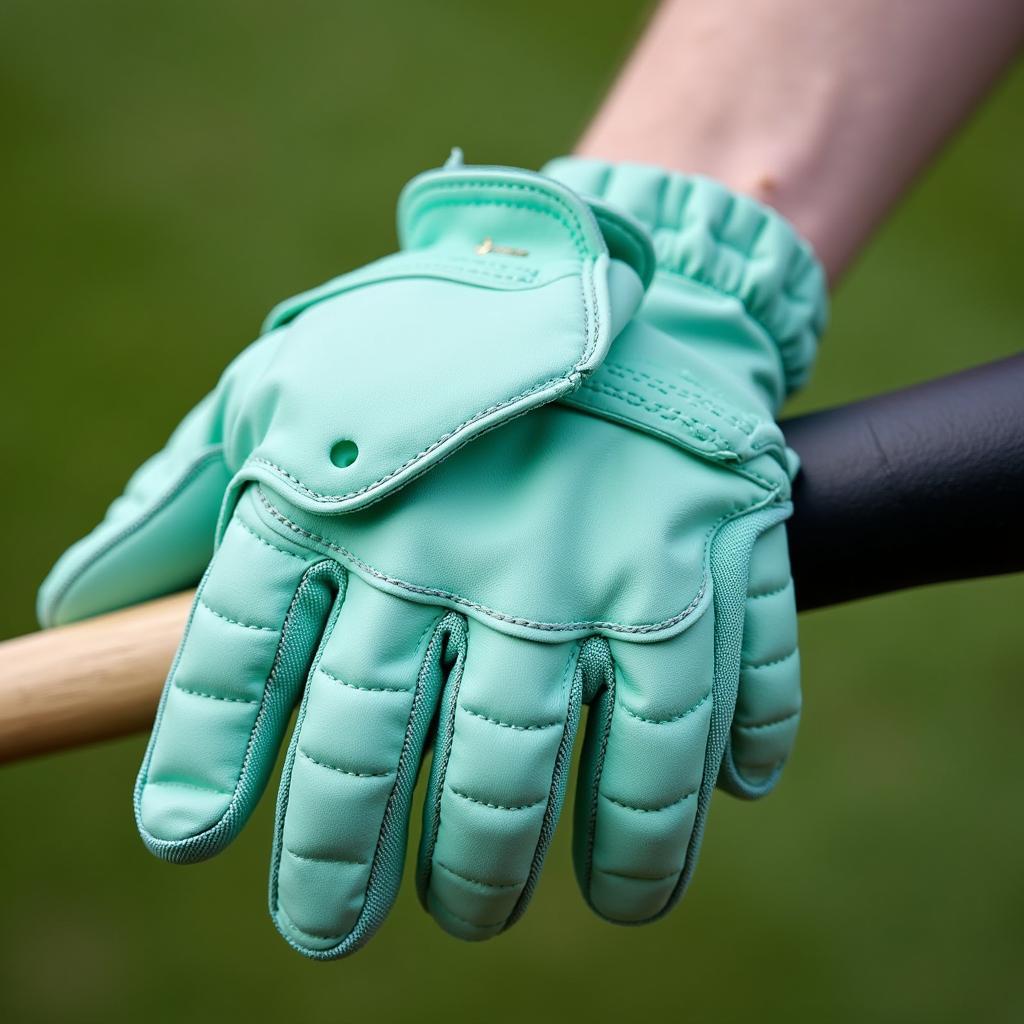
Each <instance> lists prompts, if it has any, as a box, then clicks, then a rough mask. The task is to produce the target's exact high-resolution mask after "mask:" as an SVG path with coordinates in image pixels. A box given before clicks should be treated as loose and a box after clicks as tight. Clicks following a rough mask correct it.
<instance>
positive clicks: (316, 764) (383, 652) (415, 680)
mask: <svg viewBox="0 0 1024 1024" xmlns="http://www.w3.org/2000/svg"><path fill="white" fill-rule="evenodd" d="M451 620H454V623H455V624H454V625H453V626H452V628H453V629H455V630H456V631H457V630H459V629H461V620H457V619H456V617H455V616H451V615H449V616H448V621H451ZM445 621H446V620H445V613H444V612H443V611H441V610H439V609H436V608H432V607H430V606H428V605H423V604H414V603H411V602H408V601H404V600H402V599H400V598H396V597H393V596H391V595H389V594H385V593H383V592H381V591H378V590H375V589H373V588H372V587H370V586H369V585H368V584H366V583H364V582H363V581H362V580H360V579H358V578H357V577H355V576H351V577H350V579H349V583H348V588H347V590H346V592H345V598H344V602H343V603H342V605H341V607H340V609H339V611H338V614H337V619H336V620H335V621H334V623H333V624H332V625H331V626H330V627H329V630H330V631H329V635H328V637H327V639H326V641H325V643H324V646H323V649H322V652H321V654H320V657H319V658H318V660H317V662H316V664H315V666H314V668H313V670H312V672H311V674H310V678H309V682H308V685H307V687H306V694H305V697H304V699H303V703H302V707H301V710H300V712H299V718H298V722H297V724H296V728H295V734H294V736H293V738H292V742H291V745H290V747H289V751H288V757H287V760H286V764H285V770H284V775H283V777H282V781H281V790H280V796H279V800H278V813H277V828H276V836H275V846H274V855H273V866H272V875H271V888H270V904H271V907H270V909H271V913H272V915H273V917H274V920H275V921H276V923H277V926H278V929H279V930H280V931H281V934H282V935H283V936H284V937H285V938H286V939H287V940H288V941H289V942H290V943H291V944H292V945H293V946H294V947H295V948H296V949H298V950H299V951H300V952H303V953H305V954H306V955H307V956H312V957H315V958H319V959H329V958H333V957H338V956H343V955H345V954H346V953H349V952H351V951H352V950H354V949H355V948H357V947H358V946H359V945H361V944H362V943H363V942H364V941H366V940H367V939H368V938H369V937H370V935H372V933H373V932H374V931H375V930H376V928H377V926H378V925H379V924H380V922H381V920H383V918H384V916H385V914H386V913H387V911H388V909H389V908H390V906H391V904H392V903H393V901H394V898H395V895H396V893H397V890H398V885H399V881H400V878H401V870H402V862H403V860H404V854H405V845H406V838H407V834H408V822H409V807H410V802H411V799H412V792H413V787H414V785H415V779H416V774H417V771H418V768H419V764H420V761H421V758H422V753H423V747H424V744H425V743H426V737H427V731H428V728H429V724H430V721H431V719H432V717H433V715H434V711H435V709H436V706H437V702H438V700H439V697H440V690H441V685H442V678H443V670H444V664H443V662H444V651H445V646H446V642H447V640H448V638H449V633H450V632H451V630H450V629H448V628H446V627H445V626H444V625H441V623H443V622H445ZM453 646H457V645H453Z"/></svg>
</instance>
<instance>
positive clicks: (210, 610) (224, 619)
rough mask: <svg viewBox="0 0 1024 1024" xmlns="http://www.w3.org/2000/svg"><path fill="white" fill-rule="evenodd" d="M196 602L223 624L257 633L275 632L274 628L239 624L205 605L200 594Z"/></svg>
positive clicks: (237, 621) (239, 622)
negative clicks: (228, 623) (252, 630)
mask: <svg viewBox="0 0 1024 1024" xmlns="http://www.w3.org/2000/svg"><path fill="white" fill-rule="evenodd" d="M198 601H199V603H200V604H201V605H202V606H203V607H204V608H205V609H206V610H207V611H208V612H209V613H210V614H211V615H216V616H217V618H218V619H222V620H223V621H224V622H230V623H231V625H232V626H241V627H242V628H243V629H254V630H256V632H258V633H276V632H277V627H276V626H256V625H254V624H253V623H251V622H241V621H240V620H238V619H232V618H230V617H229V616H227V615H225V614H224V613H223V612H219V611H217V609H216V608H214V607H213V606H212V605H209V604H207V602H206V599H205V598H204V597H203V596H202V595H201V594H200V595H199V597H198Z"/></svg>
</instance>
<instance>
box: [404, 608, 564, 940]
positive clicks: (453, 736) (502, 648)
mask: <svg viewBox="0 0 1024 1024" xmlns="http://www.w3.org/2000/svg"><path fill="white" fill-rule="evenodd" d="M578 658H579V644H577V643H554V644H548V643H538V642H536V641H531V640H523V639H519V638H517V637H512V636H507V635H505V634H503V633H499V632H497V631H496V630H493V629H490V628H488V627H487V626H484V625H482V624H480V623H479V622H477V621H475V620H472V619H471V620H470V621H469V628H468V644H467V652H466V661H465V667H464V669H463V671H462V674H461V678H460V677H458V676H454V677H453V679H452V681H451V682H450V683H449V685H448V687H447V689H446V691H445V695H444V702H443V707H442V711H441V716H440V721H439V725H438V734H437V741H436V744H435V749H434V763H433V766H432V769H431V778H430V789H429V792H428V794H427V799H426V805H425V808H424V827H423V840H422V843H421V847H420V858H419V880H418V881H419V890H420V898H421V900H422V902H423V904H424V906H425V907H426V908H427V910H429V912H430V913H431V914H432V915H433V916H434V917H435V918H436V919H437V921H438V923H439V924H440V925H441V927H442V928H444V929H445V930H446V931H448V932H450V933H451V934H453V935H456V936H458V937H460V938H464V939H485V938H490V937H491V936H493V935H496V934H497V933H498V932H500V931H502V930H503V929H505V928H507V927H509V926H510V925H511V924H513V923H515V921H516V920H518V918H519V916H520V915H521V914H522V912H523V911H524V910H525V908H526V905H527V903H528V902H529V899H530V896H531V895H532V893H533V890H534V887H535V886H536V883H537V879H538V876H539V874H540V870H541V866H542V864H543V861H544V855H545V854H546V852H547V848H548V844H549V843H550V841H551V836H552V833H553V831H554V827H555V823H556V822H557V820H558V815H559V812H560V810H561V806H562V800H563V798H564V796H565V786H566V781H567V778H568V774H569V765H570V761H571V758H572V745H573V740H574V738H575V735H576V728H577V726H578V724H579V714H580V705H581V702H582V676H581V672H580V669H579V664H578Z"/></svg>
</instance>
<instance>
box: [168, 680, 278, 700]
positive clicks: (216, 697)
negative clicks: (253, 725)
mask: <svg viewBox="0 0 1024 1024" xmlns="http://www.w3.org/2000/svg"><path fill="white" fill-rule="evenodd" d="M171 686H173V687H174V689H175V690H180V691H181V692H182V693H191V694H192V696H193V697H207V698H209V699H210V700H223V701H227V702H228V703H230V704H259V703H260V702H259V701H258V700H249V699H248V698H246V697H221V696H220V695H219V694H216V693H204V692H203V691H202V690H193V689H191V688H190V687H188V686H182V685H181V684H180V683H171Z"/></svg>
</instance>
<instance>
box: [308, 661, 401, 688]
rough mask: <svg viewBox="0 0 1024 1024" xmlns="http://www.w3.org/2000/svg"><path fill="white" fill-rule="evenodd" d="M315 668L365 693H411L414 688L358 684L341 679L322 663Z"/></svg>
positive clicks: (342, 683)
mask: <svg viewBox="0 0 1024 1024" xmlns="http://www.w3.org/2000/svg"><path fill="white" fill-rule="evenodd" d="M316 670H317V672H320V673H322V674H323V675H325V676H327V678H328V679H333V680H334V682H336V683H341V685H342V686H347V687H348V688H349V689H350V690H362V691H364V692H365V693H412V692H413V691H414V690H415V689H416V687H415V686H411V687H406V686H359V685H357V684H356V683H350V682H349V681H348V680H347V679H342V678H341V676H336V675H335V674H334V673H333V672H328V671H327V669H325V668H324V667H323V665H317V667H316Z"/></svg>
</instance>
